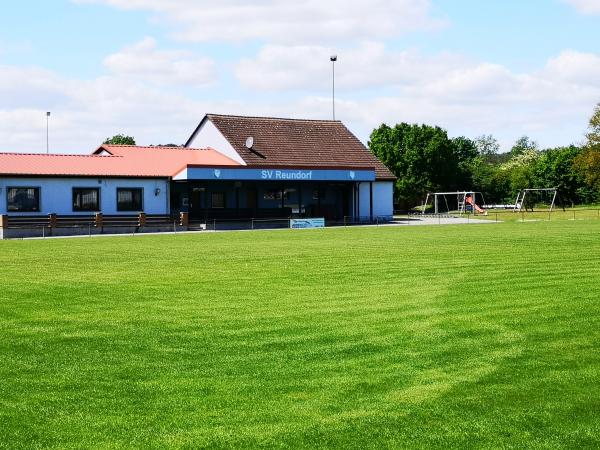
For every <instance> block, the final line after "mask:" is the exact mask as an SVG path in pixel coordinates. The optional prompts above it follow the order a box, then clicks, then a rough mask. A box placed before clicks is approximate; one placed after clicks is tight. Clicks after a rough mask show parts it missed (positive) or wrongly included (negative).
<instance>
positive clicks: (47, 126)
mask: <svg viewBox="0 0 600 450" xmlns="http://www.w3.org/2000/svg"><path fill="white" fill-rule="evenodd" d="M49 120H50V111H48V112H46V154H48V153H50V140H49V139H48V137H49V132H48V128H49Z"/></svg>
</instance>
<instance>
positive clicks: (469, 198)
mask: <svg viewBox="0 0 600 450" xmlns="http://www.w3.org/2000/svg"><path fill="white" fill-rule="evenodd" d="M466 200H467V203H468V204H469V205H471V206H472V207H473V208H475V211H477V212H478V213H481V214H485V210H484V209H482V208H480V207H479V205H478V204H477V203H473V199H472V198H471V197H467V198H466Z"/></svg>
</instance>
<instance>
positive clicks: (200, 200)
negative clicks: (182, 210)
mask: <svg viewBox="0 0 600 450" xmlns="http://www.w3.org/2000/svg"><path fill="white" fill-rule="evenodd" d="M204 191H205V189H204V188H197V187H195V188H192V192H191V193H190V217H191V218H192V219H201V218H203V215H204V214H203V207H204Z"/></svg>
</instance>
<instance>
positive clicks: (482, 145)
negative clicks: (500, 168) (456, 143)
mask: <svg viewBox="0 0 600 450" xmlns="http://www.w3.org/2000/svg"><path fill="white" fill-rule="evenodd" d="M474 142H475V146H476V147H477V151H478V152H479V154H480V155H481V156H482V157H483V158H484V159H485V160H488V159H491V158H492V157H493V156H494V155H497V154H498V153H499V152H500V144H498V141H497V140H496V138H495V137H494V136H492V135H491V134H488V135H485V134H484V135H481V136H479V137H477V138H475V141H474Z"/></svg>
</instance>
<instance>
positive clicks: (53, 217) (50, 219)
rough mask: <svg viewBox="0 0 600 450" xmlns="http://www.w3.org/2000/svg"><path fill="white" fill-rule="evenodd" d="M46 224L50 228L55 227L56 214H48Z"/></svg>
mask: <svg viewBox="0 0 600 450" xmlns="http://www.w3.org/2000/svg"><path fill="white" fill-rule="evenodd" d="M48 222H49V223H48V226H49V227H50V228H55V227H56V214H55V213H52V214H48Z"/></svg>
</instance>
